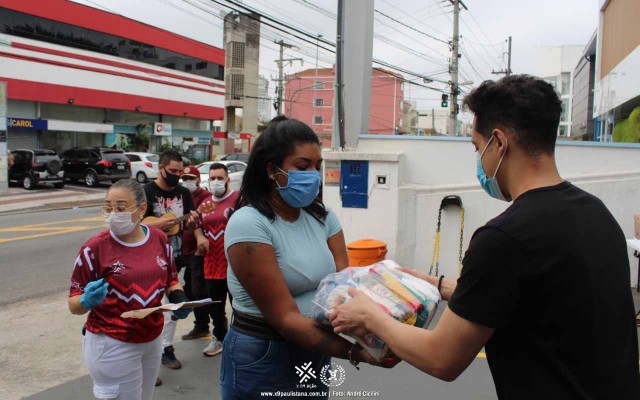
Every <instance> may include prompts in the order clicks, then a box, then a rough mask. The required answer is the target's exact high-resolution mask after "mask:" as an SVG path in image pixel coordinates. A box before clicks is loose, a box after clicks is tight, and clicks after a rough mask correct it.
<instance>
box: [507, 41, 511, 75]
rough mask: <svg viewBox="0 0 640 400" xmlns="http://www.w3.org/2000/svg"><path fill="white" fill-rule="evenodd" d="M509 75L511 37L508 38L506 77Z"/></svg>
mask: <svg viewBox="0 0 640 400" xmlns="http://www.w3.org/2000/svg"><path fill="white" fill-rule="evenodd" d="M509 75H511V36H509V53H507V76H509Z"/></svg>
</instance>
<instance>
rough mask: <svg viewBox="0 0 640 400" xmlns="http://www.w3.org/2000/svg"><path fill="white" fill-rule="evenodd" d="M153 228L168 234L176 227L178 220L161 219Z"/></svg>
mask: <svg viewBox="0 0 640 400" xmlns="http://www.w3.org/2000/svg"><path fill="white" fill-rule="evenodd" d="M152 226H155V227H156V228H158V229H160V230H162V232H164V233H167V232H170V231H171V229H173V227H174V226H176V219H175V218H161V219H159V220H157V221H156V223H155V224H153V225H152Z"/></svg>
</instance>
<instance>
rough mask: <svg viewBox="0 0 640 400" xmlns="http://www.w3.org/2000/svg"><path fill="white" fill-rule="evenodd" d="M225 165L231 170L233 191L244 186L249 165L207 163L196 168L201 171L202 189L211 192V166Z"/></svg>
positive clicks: (223, 162)
mask: <svg viewBox="0 0 640 400" xmlns="http://www.w3.org/2000/svg"><path fill="white" fill-rule="evenodd" d="M215 163H220V164H224V165H225V166H226V167H227V169H228V170H229V178H231V189H233V190H240V186H241V185H242V177H243V176H244V170H245V169H247V164H246V163H244V162H242V161H207V162H203V163H202V164H198V166H196V168H198V171H200V187H202V188H203V189H207V190H209V167H210V166H211V164H215Z"/></svg>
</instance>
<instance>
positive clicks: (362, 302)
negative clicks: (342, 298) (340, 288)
mask: <svg viewBox="0 0 640 400" xmlns="http://www.w3.org/2000/svg"><path fill="white" fill-rule="evenodd" d="M349 295H350V296H351V297H352V299H351V300H348V301H347V302H346V303H343V304H341V305H339V306H337V307H336V308H334V309H333V312H331V314H330V315H329V321H331V324H332V325H333V331H334V332H335V333H348V334H350V335H355V336H364V335H365V334H366V333H367V332H368V329H367V326H366V323H367V321H368V320H369V319H371V318H374V317H375V316H379V315H381V314H384V315H386V313H385V312H384V311H383V310H382V308H380V306H379V305H378V304H376V303H375V302H374V301H373V300H371V298H370V297H369V296H367V295H366V294H364V293H363V292H361V291H359V290H356V289H354V288H349Z"/></svg>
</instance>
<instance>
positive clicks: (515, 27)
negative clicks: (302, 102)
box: [74, 0, 598, 109]
mask: <svg viewBox="0 0 640 400" xmlns="http://www.w3.org/2000/svg"><path fill="white" fill-rule="evenodd" d="M74 1H76V2H78V3H82V4H86V5H89V6H92V7H100V8H104V9H106V10H107V11H111V12H115V13H118V14H121V15H124V16H126V17H129V18H132V19H136V20H139V21H142V22H145V23H148V24H151V25H155V26H158V27H160V28H163V29H167V30H170V31H173V32H176V33H179V34H181V35H184V36H187V37H190V38H193V39H196V40H198V41H201V42H204V43H207V44H210V45H213V46H217V47H222V19H221V16H220V15H221V11H223V10H224V11H229V8H227V7H224V6H221V5H219V4H216V3H214V2H212V1H209V0H74ZM217 1H219V2H220V3H224V4H226V2H225V1H224V0H217ZM349 1H358V0H349ZM243 3H244V4H245V5H247V6H250V7H253V8H256V9H258V10H260V11H261V12H264V13H265V14H267V15H270V16H272V17H275V18H277V19H279V20H282V21H284V22H287V23H289V24H291V25H294V26H296V27H298V28H300V29H302V30H304V31H307V32H309V33H312V34H314V35H316V34H322V35H323V36H324V37H325V38H327V39H329V40H331V41H334V42H335V31H336V22H335V19H334V18H333V17H332V15H335V12H336V7H337V0H277V1H276V0H244V1H243ZM465 4H466V5H467V7H468V8H469V10H468V11H466V10H463V11H462V13H461V22H460V34H461V36H462V41H461V46H462V51H463V54H462V60H461V73H462V76H461V81H464V80H467V81H473V82H474V85H477V84H478V83H479V82H481V81H482V80H485V79H495V78H496V75H492V74H491V71H492V70H499V69H504V68H506V51H507V45H506V39H507V38H508V37H509V36H512V37H513V48H512V66H511V69H512V71H513V72H514V73H534V71H535V69H536V62H538V61H539V60H536V57H535V54H536V52H535V49H536V47H537V46H556V45H585V44H586V43H587V41H588V40H589V38H590V37H591V35H592V34H593V32H594V31H595V30H596V28H597V24H598V0H535V1H531V0H465ZM375 8H376V10H378V11H379V12H376V13H375V29H374V30H375V33H376V34H377V37H376V38H375V40H374V57H375V58H378V59H380V60H384V61H387V62H389V63H391V64H394V65H398V66H401V67H403V68H405V69H408V70H410V71H413V72H417V73H423V74H430V75H433V76H434V77H435V78H438V79H442V80H445V81H446V80H448V79H449V76H448V73H447V72H446V71H447V65H448V57H449V54H450V53H449V49H448V45H447V44H445V43H442V42H441V41H444V42H447V41H449V40H450V38H451V37H452V30H453V23H452V6H451V5H450V4H449V3H448V2H447V1H442V0H421V1H407V0H376V1H375ZM383 14H384V15H383ZM392 18H393V19H396V20H398V21H400V22H402V23H404V24H406V25H408V27H406V26H403V25H401V24H399V23H398V22H396V21H393V20H392ZM412 28H413V29H412ZM429 36H431V37H429ZM432 37H433V38H432ZM434 38H435V39H434ZM279 39H284V40H285V41H287V42H289V43H292V44H295V45H297V48H296V49H292V50H288V51H287V57H289V58H298V57H300V58H303V59H304V60H305V61H304V65H301V64H300V63H294V64H293V65H292V66H287V67H286V68H285V72H286V73H293V72H296V71H299V70H302V69H307V68H314V67H315V56H316V48H315V46H312V45H311V44H309V43H304V42H301V41H300V40H298V39H295V38H292V37H291V36H289V35H286V34H284V33H282V32H278V31H276V30H274V29H273V28H270V27H266V26H263V28H262V32H261V49H260V52H261V53H260V73H261V74H262V75H264V76H265V77H267V78H270V77H272V78H273V77H276V74H277V68H276V64H275V62H274V60H275V59H276V58H277V57H278V54H277V46H276V45H275V44H274V43H273V42H274V40H279ZM318 58H319V61H318V64H319V66H320V67H327V66H331V65H332V64H333V60H334V56H333V55H332V54H330V53H328V52H324V51H322V50H321V51H320V54H319V57H318ZM405 77H406V78H407V79H415V77H411V76H405ZM418 81H419V80H418ZM408 86H412V85H405V99H414V100H416V101H417V102H418V108H419V109H423V108H431V107H439V98H440V93H438V92H434V91H431V90H427V89H422V88H418V87H416V86H412V88H411V89H410V91H409V90H408V89H407V87H408ZM438 87H441V88H444V85H438ZM272 94H273V82H272V83H271V86H270V95H272Z"/></svg>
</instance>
